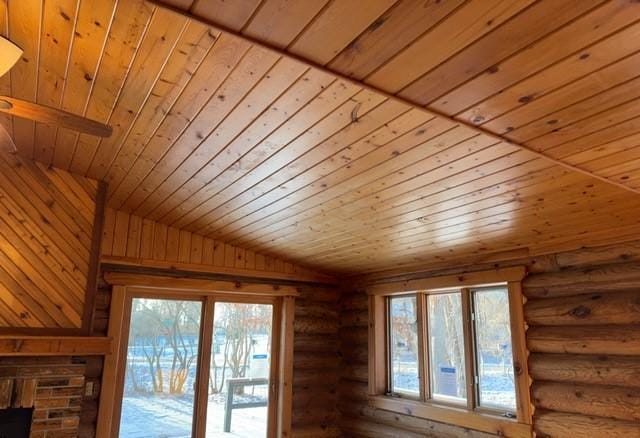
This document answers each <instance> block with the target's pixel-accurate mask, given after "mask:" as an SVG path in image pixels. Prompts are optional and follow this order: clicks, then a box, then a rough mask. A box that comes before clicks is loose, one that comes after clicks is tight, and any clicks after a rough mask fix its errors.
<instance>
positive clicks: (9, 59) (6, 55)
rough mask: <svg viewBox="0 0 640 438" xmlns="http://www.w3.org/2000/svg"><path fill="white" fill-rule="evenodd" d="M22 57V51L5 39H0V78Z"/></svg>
mask: <svg viewBox="0 0 640 438" xmlns="http://www.w3.org/2000/svg"><path fill="white" fill-rule="evenodd" d="M20 56H22V49H21V48H20V47H18V46H16V45H15V44H13V43H12V42H11V41H9V40H8V39H6V38H3V37H0V76H4V74H5V73H6V72H8V71H9V70H10V69H11V67H13V66H14V65H15V64H16V62H18V59H20Z"/></svg>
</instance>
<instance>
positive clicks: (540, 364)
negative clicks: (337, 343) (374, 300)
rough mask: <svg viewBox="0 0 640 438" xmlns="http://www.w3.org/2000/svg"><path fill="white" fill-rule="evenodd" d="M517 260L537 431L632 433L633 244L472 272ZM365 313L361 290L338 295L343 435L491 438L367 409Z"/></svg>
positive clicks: (637, 264)
mask: <svg viewBox="0 0 640 438" xmlns="http://www.w3.org/2000/svg"><path fill="white" fill-rule="evenodd" d="M518 264H520V265H522V264H526V265H527V266H528V268H529V270H530V272H531V274H530V275H529V276H528V277H527V278H526V279H525V281H524V284H523V286H524V287H523V291H524V294H525V296H526V297H527V299H528V301H527V303H526V305H525V317H526V320H527V324H528V326H529V328H528V330H527V333H526V338H527V344H528V348H529V350H530V352H531V353H530V356H529V371H530V374H531V377H532V379H533V383H532V386H531V397H532V402H533V405H534V407H535V413H534V429H535V432H536V434H537V436H538V437H569V436H571V437H585V438H586V437H595V436H598V437H599V436H602V437H604V436H606V437H638V436H640V432H639V431H640V241H638V242H632V243H629V244H623V245H616V246H609V247H598V248H591V249H582V250H578V251H571V252H564V253H558V254H553V255H549V256H544V257H539V258H532V259H526V260H514V261H509V262H505V263H496V264H492V265H488V266H476V267H475V269H476V270H478V269H487V268H490V266H508V265H518ZM470 270H473V268H469V267H467V268H452V269H447V270H443V271H440V272H439V273H440V274H442V273H453V272H465V271H470ZM432 274H433V275H436V273H435V272H434V273H432ZM417 275H422V276H424V274H416V275H407V276H406V277H405V278H410V277H415V276H417ZM367 319H368V316H367V299H366V295H365V293H364V291H358V292H355V291H354V292H353V293H349V294H345V295H344V296H343V297H342V298H341V314H340V320H341V328H340V335H339V337H340V339H341V340H342V344H341V352H342V356H343V361H344V362H343V371H342V374H341V384H340V388H341V398H340V411H341V414H342V421H341V426H342V431H343V433H344V436H347V437H352V436H353V437H397V436H402V437H414V436H415V437H417V436H425V434H426V435H427V436H434V437H435V436H437V437H488V436H490V435H488V434H485V433H480V432H475V431H471V430H465V429H461V428H458V427H454V426H450V425H445V424H441V423H435V422H430V421H426V420H422V419H418V418H415V417H410V416H405V415H401V414H396V413H390V412H385V411H382V410H378V409H375V408H371V407H369V406H368V404H367V373H368V369H367V357H368V356H367V324H368V321H367Z"/></svg>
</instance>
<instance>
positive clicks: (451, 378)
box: [427, 292, 467, 404]
mask: <svg viewBox="0 0 640 438" xmlns="http://www.w3.org/2000/svg"><path fill="white" fill-rule="evenodd" d="M427 303H428V305H427V314H428V315H429V316H428V329H427V333H428V335H429V340H428V343H429V363H430V364H431V365H430V367H429V369H430V373H429V375H430V378H431V396H432V397H433V399H434V400H442V401H447V402H451V403H458V404H465V403H466V400H467V384H466V379H467V378H466V375H465V354H464V333H463V332H462V331H463V328H462V295H461V294H460V292H451V293H443V294H437V295H430V296H428V297H427Z"/></svg>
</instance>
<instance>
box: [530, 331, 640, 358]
mask: <svg viewBox="0 0 640 438" xmlns="http://www.w3.org/2000/svg"><path fill="white" fill-rule="evenodd" d="M527 347H528V349H529V351H530V352H532V353H576V354H612V355H640V326H639V325H629V326H563V327H557V326H547V327H530V328H529V329H528V330H527Z"/></svg>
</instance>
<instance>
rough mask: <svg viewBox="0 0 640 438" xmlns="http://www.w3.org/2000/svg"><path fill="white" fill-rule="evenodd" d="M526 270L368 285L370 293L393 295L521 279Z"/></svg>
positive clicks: (513, 268)
mask: <svg viewBox="0 0 640 438" xmlns="http://www.w3.org/2000/svg"><path fill="white" fill-rule="evenodd" d="M526 273H527V271H526V268H525V267H524V266H514V267H511V268H501V269H500V268H498V269H494V270H491V271H479V272H468V273H466V274H454V275H444V276H439V277H427V278H418V279H415V280H406V281H395V282H391V283H382V284H377V285H374V286H370V287H369V288H368V289H367V293H368V294H370V295H393V294H402V293H407V292H413V291H418V290H432V289H448V288H460V287H465V286H483V285H489V284H497V283H507V282H509V281H522V279H523V278H524V276H525V275H526Z"/></svg>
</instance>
